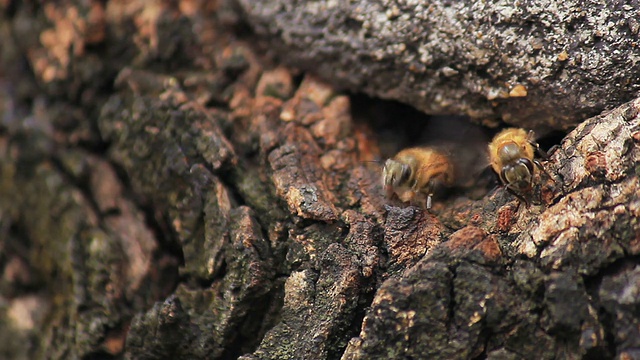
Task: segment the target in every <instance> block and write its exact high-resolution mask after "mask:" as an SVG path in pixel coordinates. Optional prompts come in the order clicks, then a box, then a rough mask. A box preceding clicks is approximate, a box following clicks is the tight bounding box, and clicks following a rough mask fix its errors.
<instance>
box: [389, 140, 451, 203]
mask: <svg viewBox="0 0 640 360" xmlns="http://www.w3.org/2000/svg"><path fill="white" fill-rule="evenodd" d="M382 181H383V186H384V189H385V192H386V194H387V197H392V196H393V194H396V195H397V196H398V198H399V199H400V200H401V201H402V202H410V203H412V204H419V205H422V206H423V207H426V208H427V209H430V208H431V197H432V195H433V192H434V191H435V190H436V189H437V188H438V187H440V186H446V187H451V186H453V184H454V167H453V165H452V164H451V161H450V159H449V157H448V156H447V155H446V154H445V153H443V152H440V151H438V150H436V149H433V148H429V147H415V148H409V149H404V150H402V151H400V152H399V153H398V154H396V156H394V157H393V158H390V159H387V161H385V163H384V168H383V171H382Z"/></svg>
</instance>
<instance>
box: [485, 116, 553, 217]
mask: <svg viewBox="0 0 640 360" xmlns="http://www.w3.org/2000/svg"><path fill="white" fill-rule="evenodd" d="M536 151H537V152H538V153H539V154H541V155H542V156H543V157H548V155H547V154H546V153H545V152H544V151H542V149H540V147H539V146H538V144H536V143H535V142H534V141H533V133H532V132H527V131H526V130H524V129H519V128H508V129H504V130H502V131H501V132H499V133H498V134H497V135H496V136H494V138H493V140H492V141H491V142H490V143H489V159H490V161H491V167H492V168H493V170H494V171H495V172H496V173H497V174H498V176H499V177H500V181H501V182H502V184H503V185H504V186H505V187H506V188H507V190H508V191H509V192H510V193H512V194H513V195H515V196H516V197H517V198H518V199H519V200H521V201H523V202H524V203H525V204H527V206H528V205H529V201H528V197H529V196H530V193H531V190H532V187H533V177H534V165H536V166H537V167H538V168H539V169H540V170H542V171H543V172H544V173H545V174H547V176H549V177H551V176H550V175H549V173H548V172H547V171H546V170H545V169H544V167H543V166H542V164H541V163H540V162H539V161H538V160H536V159H535V158H534V153H535V152H536Z"/></svg>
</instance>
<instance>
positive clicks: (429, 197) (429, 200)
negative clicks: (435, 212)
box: [425, 194, 433, 210]
mask: <svg viewBox="0 0 640 360" xmlns="http://www.w3.org/2000/svg"><path fill="white" fill-rule="evenodd" d="M432 196H433V194H429V195H427V203H426V205H425V207H426V208H427V210H429V209H431V197H432Z"/></svg>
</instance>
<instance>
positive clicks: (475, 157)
mask: <svg viewBox="0 0 640 360" xmlns="http://www.w3.org/2000/svg"><path fill="white" fill-rule="evenodd" d="M424 137H425V143H426V144H428V146H430V147H434V148H436V149H438V150H440V151H442V152H444V153H445V154H447V155H448V156H449V159H450V160H451V162H452V164H453V166H454V171H455V177H456V186H461V187H469V186H473V185H474V184H475V182H476V181H477V179H478V178H479V177H480V175H481V174H482V173H483V172H484V170H485V169H486V168H487V167H488V166H489V164H490V162H489V153H488V150H487V143H488V141H489V140H490V136H489V134H488V133H487V132H486V130H485V129H484V128H483V127H481V126H480V125H476V124H473V123H471V121H470V120H469V119H468V118H467V117H462V116H434V117H432V119H431V120H430V122H429V124H428V125H427V127H426V131H425V136H424Z"/></svg>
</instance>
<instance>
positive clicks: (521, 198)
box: [505, 185, 530, 211]
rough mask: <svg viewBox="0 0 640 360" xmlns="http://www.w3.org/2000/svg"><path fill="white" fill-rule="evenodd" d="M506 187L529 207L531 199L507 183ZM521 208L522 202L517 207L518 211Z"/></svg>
mask: <svg viewBox="0 0 640 360" xmlns="http://www.w3.org/2000/svg"><path fill="white" fill-rule="evenodd" d="M505 188H506V189H507V191H508V192H510V193H511V195H513V196H515V197H516V198H518V200H520V202H521V203H524V204H525V206H526V207H527V208H529V205H530V204H529V201H528V200H527V199H526V198H525V197H524V196H522V195H521V194H519V193H518V192H517V191H516V190H515V189H513V188H512V187H511V186H510V185H506V186H505ZM519 208H520V204H518V208H517V209H516V211H518V209H519Z"/></svg>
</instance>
